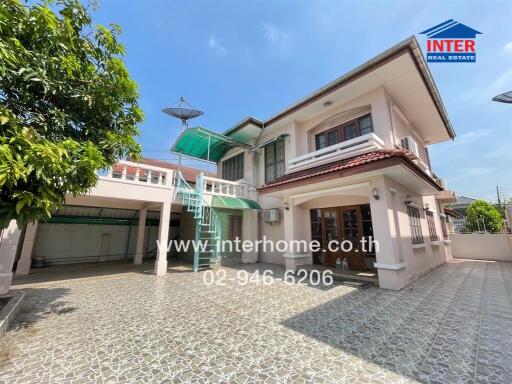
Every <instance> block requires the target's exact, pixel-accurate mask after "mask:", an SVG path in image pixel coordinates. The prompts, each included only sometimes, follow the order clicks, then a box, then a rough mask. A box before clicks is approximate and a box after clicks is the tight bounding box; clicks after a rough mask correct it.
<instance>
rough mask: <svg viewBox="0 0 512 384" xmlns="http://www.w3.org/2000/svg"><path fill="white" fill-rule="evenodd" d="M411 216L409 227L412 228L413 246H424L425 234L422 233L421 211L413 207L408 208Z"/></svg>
mask: <svg viewBox="0 0 512 384" xmlns="http://www.w3.org/2000/svg"><path fill="white" fill-rule="evenodd" d="M407 214H408V215H409V226H410V227H411V239H412V243H413V244H423V234H422V232H421V218H420V210H419V209H418V208H416V207H413V206H412V205H408V206H407Z"/></svg>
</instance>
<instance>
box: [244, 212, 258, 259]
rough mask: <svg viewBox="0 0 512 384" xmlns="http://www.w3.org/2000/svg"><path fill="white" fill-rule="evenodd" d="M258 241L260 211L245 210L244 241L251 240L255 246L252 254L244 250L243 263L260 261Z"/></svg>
mask: <svg viewBox="0 0 512 384" xmlns="http://www.w3.org/2000/svg"><path fill="white" fill-rule="evenodd" d="M257 239H258V211H257V210H255V209H244V210H243V217H242V241H246V240H249V241H251V242H252V244H253V245H254V246H253V247H252V248H253V249H252V250H251V251H250V252H245V251H243V249H242V263H255V262H256V261H258V252H257V250H256V240H257ZM242 245H243V243H242Z"/></svg>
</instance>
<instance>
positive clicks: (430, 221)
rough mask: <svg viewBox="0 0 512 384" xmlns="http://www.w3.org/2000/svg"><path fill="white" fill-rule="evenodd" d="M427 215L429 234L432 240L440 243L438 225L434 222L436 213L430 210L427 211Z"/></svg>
mask: <svg viewBox="0 0 512 384" xmlns="http://www.w3.org/2000/svg"><path fill="white" fill-rule="evenodd" d="M425 215H426V216H427V226H428V233H429V235H430V240H431V241H438V240H439V238H438V237H437V231H436V223H435V222H434V213H433V212H432V211H430V210H427V211H425Z"/></svg>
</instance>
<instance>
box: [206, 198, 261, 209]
mask: <svg viewBox="0 0 512 384" xmlns="http://www.w3.org/2000/svg"><path fill="white" fill-rule="evenodd" d="M212 205H213V207H214V208H229V209H261V207H260V205H259V204H258V203H257V202H255V201H254V200H249V199H242V198H240V197H227V196H213V201H212Z"/></svg>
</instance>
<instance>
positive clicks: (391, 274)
mask: <svg viewBox="0 0 512 384" xmlns="http://www.w3.org/2000/svg"><path fill="white" fill-rule="evenodd" d="M374 188H376V189H377V192H378V196H379V198H378V199H376V198H375V197H374V196H373V192H372V190H373V189H374ZM369 189H370V190H369V199H370V209H371V213H372V224H373V235H374V236H375V240H376V241H377V242H378V248H376V259H377V262H376V263H375V267H376V268H378V271H379V286H380V287H381V288H388V289H401V288H403V287H404V286H405V284H406V281H405V280H406V279H405V263H404V262H403V261H402V260H400V252H399V244H398V242H399V240H400V239H399V237H400V232H399V231H398V228H397V226H398V223H397V222H396V220H395V211H396V207H395V206H394V200H395V196H394V193H393V192H392V191H390V188H389V186H388V184H387V183H386V179H385V178H384V177H378V178H376V179H374V180H372V182H371V185H370V188H369ZM367 246H368V245H367Z"/></svg>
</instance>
